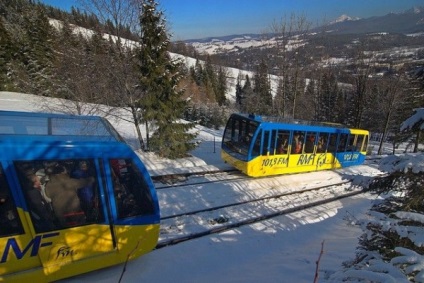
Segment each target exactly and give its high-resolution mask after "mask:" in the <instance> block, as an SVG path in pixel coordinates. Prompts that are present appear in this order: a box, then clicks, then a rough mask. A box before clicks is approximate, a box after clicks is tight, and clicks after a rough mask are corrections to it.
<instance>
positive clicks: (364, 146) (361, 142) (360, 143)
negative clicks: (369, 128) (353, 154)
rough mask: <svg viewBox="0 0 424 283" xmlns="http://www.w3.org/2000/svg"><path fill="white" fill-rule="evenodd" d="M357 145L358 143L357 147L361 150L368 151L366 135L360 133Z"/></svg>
mask: <svg viewBox="0 0 424 283" xmlns="http://www.w3.org/2000/svg"><path fill="white" fill-rule="evenodd" d="M356 145H357V149H358V150H359V151H367V144H366V139H365V136H363V135H358V138H357V140H356Z"/></svg>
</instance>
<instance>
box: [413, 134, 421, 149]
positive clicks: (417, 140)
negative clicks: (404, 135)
mask: <svg viewBox="0 0 424 283" xmlns="http://www.w3.org/2000/svg"><path fill="white" fill-rule="evenodd" d="M420 136H421V130H417V138H416V139H415V146H414V153H416V152H418V144H419V141H420Z"/></svg>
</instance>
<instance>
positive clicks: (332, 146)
mask: <svg viewBox="0 0 424 283" xmlns="http://www.w3.org/2000/svg"><path fill="white" fill-rule="evenodd" d="M336 148H337V134H330V137H329V142H328V147H327V151H329V152H335V151H336Z"/></svg>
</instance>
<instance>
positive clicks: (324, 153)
mask: <svg viewBox="0 0 424 283" xmlns="http://www.w3.org/2000/svg"><path fill="white" fill-rule="evenodd" d="M368 136H369V132H368V131H366V130H361V129H351V128H346V127H343V126H340V125H336V124H327V123H317V122H306V121H299V120H288V119H283V118H278V117H261V116H258V115H247V114H232V115H231V116H230V118H229V120H228V122H227V125H226V128H225V130H224V135H223V138H222V147H221V148H222V149H221V157H222V159H223V160H224V161H225V162H227V163H229V164H231V165H233V166H234V167H235V168H237V169H239V170H240V171H242V172H243V173H244V174H246V175H248V176H252V177H260V176H270V175H280V174H290V173H300V172H310V171H318V170H327V169H337V168H343V167H347V166H352V165H358V164H362V163H363V162H364V160H365V156H366V152H367V146H368Z"/></svg>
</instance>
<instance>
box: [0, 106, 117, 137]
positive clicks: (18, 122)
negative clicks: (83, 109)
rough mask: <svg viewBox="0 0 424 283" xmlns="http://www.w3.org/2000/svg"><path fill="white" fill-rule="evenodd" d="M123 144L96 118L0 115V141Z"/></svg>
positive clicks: (102, 121) (61, 115)
mask: <svg viewBox="0 0 424 283" xmlns="http://www.w3.org/2000/svg"><path fill="white" fill-rule="evenodd" d="M6 139H8V140H15V141H18V140H20V141H23V142H24V141H35V140H37V141H68V142H69V141H73V142H79V141H81V142H84V141H93V142H101V141H103V142H107V141H109V142H113V141H115V142H116V141H118V142H123V141H124V140H123V139H122V137H121V136H120V135H119V133H118V132H117V131H116V130H115V129H114V128H113V126H112V125H110V123H109V122H108V121H107V120H106V119H104V118H102V117H99V116H79V115H69V114H56V113H41V112H20V111H0V140H6Z"/></svg>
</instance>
